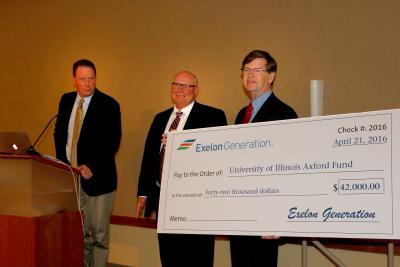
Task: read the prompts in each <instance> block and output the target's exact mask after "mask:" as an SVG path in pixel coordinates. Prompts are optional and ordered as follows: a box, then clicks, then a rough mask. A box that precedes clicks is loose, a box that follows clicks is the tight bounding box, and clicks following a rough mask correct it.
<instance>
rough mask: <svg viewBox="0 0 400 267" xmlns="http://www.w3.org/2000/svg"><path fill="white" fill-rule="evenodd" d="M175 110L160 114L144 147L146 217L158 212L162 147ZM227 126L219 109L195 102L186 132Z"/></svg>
mask: <svg viewBox="0 0 400 267" xmlns="http://www.w3.org/2000/svg"><path fill="white" fill-rule="evenodd" d="M172 111H173V108H170V109H167V110H165V111H163V112H161V113H158V114H157V115H156V116H155V117H154V120H153V122H152V124H151V126H150V130H149V132H148V134H147V139H146V144H145V147H144V153H143V159H142V166H141V170H140V175H139V184H138V194H137V195H138V196H147V201H146V212H145V216H149V215H150V213H151V211H153V210H156V211H157V210H158V199H159V194H160V188H159V187H158V186H157V185H156V182H157V181H160V168H159V166H160V147H161V136H162V134H163V133H164V130H165V127H166V125H167V123H168V120H169V117H170V116H171V113H172ZM223 125H227V120H226V117H225V113H224V112H223V111H222V110H220V109H217V108H213V107H210V106H206V105H203V104H200V103H198V102H195V103H194V105H193V108H192V110H191V112H190V114H189V117H188V118H187V120H186V123H185V126H184V130H187V129H196V128H205V127H213V126H223Z"/></svg>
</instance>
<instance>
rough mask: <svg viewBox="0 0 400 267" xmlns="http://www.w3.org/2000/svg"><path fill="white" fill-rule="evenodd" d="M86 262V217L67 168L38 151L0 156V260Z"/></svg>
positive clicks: (33, 266)
mask: <svg viewBox="0 0 400 267" xmlns="http://www.w3.org/2000/svg"><path fill="white" fill-rule="evenodd" d="M82 265H83V231H82V219H81V215H80V212H79V211H78V204H77V197H76V194H75V185H74V179H73V176H72V174H71V172H70V170H69V168H68V167H66V166H64V165H63V164H60V163H56V162H54V161H52V160H48V159H44V158H42V157H39V156H29V155H20V156H14V155H9V156H0V266H2V267H47V266H49V267H50V266H51V267H55V266H57V267H64V266H65V267H71V266H73V267H75V266H77V267H80V266H82Z"/></svg>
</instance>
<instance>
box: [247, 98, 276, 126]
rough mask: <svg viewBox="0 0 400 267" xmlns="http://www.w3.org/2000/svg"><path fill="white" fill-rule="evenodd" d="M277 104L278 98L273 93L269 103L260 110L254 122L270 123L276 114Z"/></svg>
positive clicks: (268, 100)
mask: <svg viewBox="0 0 400 267" xmlns="http://www.w3.org/2000/svg"><path fill="white" fill-rule="evenodd" d="M275 102H276V96H275V95H274V93H272V94H271V95H270V96H269V97H268V99H267V101H265V103H264V104H263V105H262V106H261V108H260V110H259V111H258V112H257V114H256V116H255V117H254V119H253V120H252V122H263V121H268V120H270V119H271V118H272V117H273V114H274V112H275V111H274V108H273V106H274V104H275Z"/></svg>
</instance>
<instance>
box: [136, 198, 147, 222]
mask: <svg viewBox="0 0 400 267" xmlns="http://www.w3.org/2000/svg"><path fill="white" fill-rule="evenodd" d="M146 199H147V198H146V197H138V199H137V201H136V215H135V216H136V218H138V219H139V218H140V217H143V216H141V214H143V212H142V211H143V209H144V207H145V206H146Z"/></svg>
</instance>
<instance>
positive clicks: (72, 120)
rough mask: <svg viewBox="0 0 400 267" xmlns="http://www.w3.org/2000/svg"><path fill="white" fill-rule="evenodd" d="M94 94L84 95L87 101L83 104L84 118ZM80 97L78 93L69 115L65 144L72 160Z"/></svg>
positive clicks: (68, 156) (68, 155)
mask: <svg viewBox="0 0 400 267" xmlns="http://www.w3.org/2000/svg"><path fill="white" fill-rule="evenodd" d="M92 96H93V95H91V96H87V97H84V100H85V101H84V102H83V106H82V107H83V118H85V115H86V111H87V109H88V107H89V104H90V100H91V99H92ZM80 99H81V97H80V96H79V95H78V94H76V98H75V103H74V106H73V107H72V111H71V116H70V117H69V123H68V139H67V145H66V146H65V149H66V152H67V158H68V161H70V160H71V159H70V157H71V146H72V135H73V132H74V123H75V114H76V110H77V109H78V105H79V100H80Z"/></svg>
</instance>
